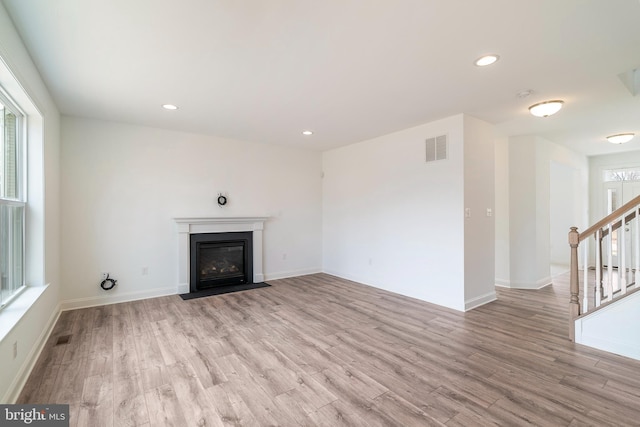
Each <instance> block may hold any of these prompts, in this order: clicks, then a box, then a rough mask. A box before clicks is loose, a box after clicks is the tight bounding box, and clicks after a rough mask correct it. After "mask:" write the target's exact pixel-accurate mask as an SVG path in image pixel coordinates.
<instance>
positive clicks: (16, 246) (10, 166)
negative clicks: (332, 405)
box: [0, 87, 26, 309]
mask: <svg viewBox="0 0 640 427" xmlns="http://www.w3.org/2000/svg"><path fill="white" fill-rule="evenodd" d="M1 89H2V88H1V87H0V309H1V308H3V307H4V306H6V305H7V304H8V303H9V302H10V301H11V299H12V298H13V297H15V296H16V295H18V293H20V292H21V291H22V290H23V289H24V283H25V280H24V277H25V274H24V271H25V270H24V258H25V256H24V238H25V232H24V229H25V227H24V224H25V210H26V202H25V200H26V198H25V194H24V193H25V191H24V188H25V186H24V184H25V182H24V181H25V179H24V172H25V167H24V153H23V149H24V144H23V140H24V128H23V125H24V115H23V114H22V113H21V112H20V110H19V109H18V108H17V107H16V106H15V104H13V103H12V102H11V101H10V99H9V97H8V96H6V95H5V94H4V92H2V91H1Z"/></svg>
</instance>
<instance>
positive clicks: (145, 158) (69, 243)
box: [62, 117, 322, 307]
mask: <svg viewBox="0 0 640 427" xmlns="http://www.w3.org/2000/svg"><path fill="white" fill-rule="evenodd" d="M62 139H63V146H62V166H63V170H64V173H63V176H62V188H63V192H62V205H63V208H62V210H63V220H62V236H63V237H62V254H63V255H62V278H63V283H64V288H63V295H62V297H63V300H64V305H63V306H64V307H78V306H88V305H94V304H101V303H105V302H108V301H120V300H126V299H134V298H143V297H150V296H154V295H161V294H170V293H176V292H177V285H178V273H177V266H178V255H177V241H178V234H177V231H176V226H175V223H174V221H173V220H172V219H173V218H175V217H199V216H268V217H270V219H269V220H268V221H267V222H266V223H265V229H264V253H265V257H264V272H265V277H266V279H267V280H268V279H274V278H279V277H287V276H293V275H300V274H306V273H312V272H318V271H320V270H321V267H322V261H321V256H322V252H321V247H322V237H321V233H322V229H321V227H322V220H321V214H322V208H321V204H322V187H321V154H320V153H318V152H315V151H310V150H303V149H300V150H296V149H291V148H285V147H278V146H272V145H266V144H265V145H262V144H251V143H246V142H240V141H232V140H227V139H222V138H216V137H212V136H203V135H195V134H188V133H180V132H172V131H167V130H161V129H154V128H147V127H140V126H133V125H126V124H119V123H110V122H104V121H97V120H88V119H81V118H74V117H63V121H62ZM219 191H223V192H226V193H227V194H228V199H229V203H228V205H227V206H226V207H224V208H222V209H221V208H220V207H218V205H217V203H216V199H217V196H218V192H219ZM145 267H146V268H147V271H148V274H146V275H143V274H142V273H143V268H145ZM100 272H109V273H111V276H112V277H114V278H116V279H117V280H118V285H117V287H116V288H114V289H113V290H111V291H108V292H106V291H103V290H102V289H101V288H100V286H99V283H100V280H99V279H100Z"/></svg>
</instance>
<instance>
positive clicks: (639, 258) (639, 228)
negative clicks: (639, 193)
mask: <svg viewBox="0 0 640 427" xmlns="http://www.w3.org/2000/svg"><path fill="white" fill-rule="evenodd" d="M632 224H633V231H634V234H635V237H636V238H635V258H636V262H635V268H636V274H635V276H634V278H633V281H634V283H635V285H636V288H637V287H638V285H639V284H640V206H636V216H635V218H634V219H633V222H632Z"/></svg>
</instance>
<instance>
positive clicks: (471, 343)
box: [20, 274, 640, 427]
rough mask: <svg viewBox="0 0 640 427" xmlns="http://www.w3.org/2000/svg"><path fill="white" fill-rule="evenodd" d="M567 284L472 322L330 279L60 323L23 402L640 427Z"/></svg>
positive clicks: (637, 377)
mask: <svg viewBox="0 0 640 427" xmlns="http://www.w3.org/2000/svg"><path fill="white" fill-rule="evenodd" d="M563 277H564V276H562V277H560V278H559V279H558V278H556V279H555V280H556V283H555V284H554V285H553V286H549V287H546V288H544V289H542V290H538V291H518V290H508V289H498V294H499V300H498V301H496V302H493V303H490V304H487V305H485V306H483V307H480V308H478V309H476V310H473V311H471V312H468V313H459V312H456V311H453V310H448V309H444V308H441V307H437V306H434V305H431V304H428V303H425V302H421V301H417V300H413V299H410V298H406V297H403V296H399V295H396V294H392V293H389V292H385V291H382V290H378V289H375V288H371V287H367V286H363V285H359V284H356V283H353V282H349V281H346V280H342V279H337V278H335V277H332V276H329V275H325V274H317V275H312V276H305V277H300V278H294V279H285V280H278V281H273V282H270V283H271V284H272V285H273V286H272V287H270V288H263V289H257V290H251V291H246V292H241V293H235V294H227V295H222V296H214V297H208V298H201V299H195V300H190V301H182V300H181V299H180V298H179V297H178V296H170V297H163V298H155V299H149V300H144V301H138V302H131V303H123V304H116V305H109V306H103V307H96V308H89V309H82V310H75V311H67V312H64V313H62V315H61V317H60V319H59V321H58V323H57V324H56V326H55V330H54V332H53V334H52V336H51V338H50V340H49V342H48V343H47V345H46V348H45V350H44V351H43V353H42V355H41V357H40V359H39V361H38V363H37V365H36V366H35V369H34V371H33V372H32V374H31V377H30V379H29V381H28V383H27V385H26V387H25V389H24V390H23V392H22V395H21V397H20V403H69V404H70V405H71V425H78V426H83V427H84V426H91V427H93V426H100V425H108V426H111V425H116V426H120V425H141V426H150V427H151V426H153V427H156V426H180V427H182V426H205V425H206V426H272V425H280V426H302V425H308V426H313V425H322V426H332V427H333V426H367V427H369V426H403V427H406V426H430V425H447V426H465V427H469V426H484V425H500V426H518V425H540V426H547V425H548V426H579V425H596V426H608V425H611V426H613V425H615V426H631V425H640V362H638V361H633V360H630V359H626V358H624V357H620V356H615V355H611V354H608V353H605V352H601V351H598V350H593V349H590V348H588V347H583V346H580V345H577V344H573V343H571V342H569V341H568V339H567V311H568V307H567V301H568V300H569V295H568V285H567V281H566V278H564V279H563ZM637 326H638V325H634V327H637ZM629 327H631V325H629ZM67 335H71V337H70V340H69V342H68V343H67V344H58V345H55V344H56V342H57V341H58V339H59V338H60V337H64V336H67Z"/></svg>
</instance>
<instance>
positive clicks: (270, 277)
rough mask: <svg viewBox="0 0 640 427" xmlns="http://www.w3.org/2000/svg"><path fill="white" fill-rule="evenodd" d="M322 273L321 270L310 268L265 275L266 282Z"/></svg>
mask: <svg viewBox="0 0 640 427" xmlns="http://www.w3.org/2000/svg"><path fill="white" fill-rule="evenodd" d="M317 273H322V269H321V268H308V269H304V270H291V271H279V272H276V273H268V274H265V275H264V281H268V280H278V279H288V278H289V277H298V276H306V275H309V274H317Z"/></svg>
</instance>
